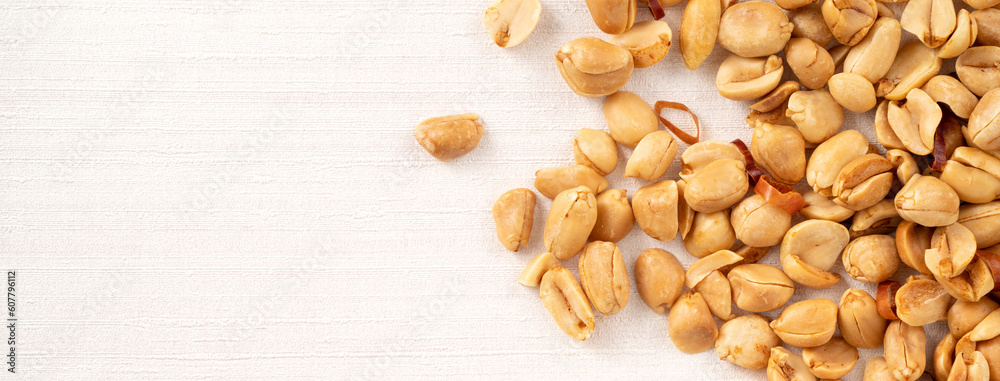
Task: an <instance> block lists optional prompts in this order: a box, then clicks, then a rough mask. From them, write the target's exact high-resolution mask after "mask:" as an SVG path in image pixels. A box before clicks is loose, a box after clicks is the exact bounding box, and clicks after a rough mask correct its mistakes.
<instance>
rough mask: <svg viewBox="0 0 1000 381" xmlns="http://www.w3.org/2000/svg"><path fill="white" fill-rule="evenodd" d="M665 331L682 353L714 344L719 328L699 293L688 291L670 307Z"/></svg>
mask: <svg viewBox="0 0 1000 381" xmlns="http://www.w3.org/2000/svg"><path fill="white" fill-rule="evenodd" d="M667 333H669V334H670V340H671V341H673V342H674V346H676V347H677V349H680V350H681V352H684V353H698V352H702V351H704V350H706V349H709V348H712V347H713V346H714V345H715V339H716V338H717V337H718V336H719V329H718V327H716V325H715V319H713V318H712V313H711V312H710V311H709V309H708V304H706V303H705V298H704V297H702V296H701V294H699V293H697V292H694V291H688V292H687V293H685V294H684V295H681V297H680V298H678V299H677V302H676V303H674V305H673V307H671V308H670V316H669V317H668V318H667Z"/></svg>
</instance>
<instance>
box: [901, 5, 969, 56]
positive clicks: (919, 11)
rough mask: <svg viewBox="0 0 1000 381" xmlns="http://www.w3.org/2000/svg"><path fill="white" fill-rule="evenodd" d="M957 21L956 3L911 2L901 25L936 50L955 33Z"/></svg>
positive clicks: (904, 11)
mask: <svg viewBox="0 0 1000 381" xmlns="http://www.w3.org/2000/svg"><path fill="white" fill-rule="evenodd" d="M956 19H957V17H956V15H955V3H953V2H952V1H951V0H910V1H909V2H908V3H906V9H904V10H903V15H902V16H901V17H900V19H899V24H900V25H901V26H902V27H903V30H905V31H907V32H910V33H913V34H914V35H916V36H917V38H918V39H920V41H921V42H923V43H924V45H927V46H928V47H931V48H936V47H938V46H941V45H942V44H944V42H945V41H947V39H948V36H951V32H954V31H955V22H956Z"/></svg>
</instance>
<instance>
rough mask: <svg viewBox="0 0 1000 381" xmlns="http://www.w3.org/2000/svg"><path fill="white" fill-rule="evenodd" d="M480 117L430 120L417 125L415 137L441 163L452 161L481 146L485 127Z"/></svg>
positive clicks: (471, 115) (468, 116) (460, 116)
mask: <svg viewBox="0 0 1000 381" xmlns="http://www.w3.org/2000/svg"><path fill="white" fill-rule="evenodd" d="M478 121H479V115H476V114H462V115H451V116H442V117H437V118H430V119H427V120H425V121H423V122H420V124H418V125H417V128H416V129H414V131H413V136H414V137H415V138H416V139H417V143H419V144H420V146H421V147H423V148H424V150H425V151H427V153H429V154H431V156H434V158H435V159H438V160H441V161H452V160H454V159H456V158H458V157H460V156H463V155H465V154H467V153H469V152H472V150H474V149H476V146H478V145H479V139H481V138H482V137H483V125H482V124H479V122H478Z"/></svg>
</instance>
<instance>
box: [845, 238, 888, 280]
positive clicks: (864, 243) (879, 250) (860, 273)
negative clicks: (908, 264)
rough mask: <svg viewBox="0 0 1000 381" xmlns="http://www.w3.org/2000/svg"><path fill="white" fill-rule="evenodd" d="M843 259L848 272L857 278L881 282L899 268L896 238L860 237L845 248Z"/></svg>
mask: <svg viewBox="0 0 1000 381" xmlns="http://www.w3.org/2000/svg"><path fill="white" fill-rule="evenodd" d="M841 260H842V261H843V262H844V268H845V269H847V274H848V275H850V276H851V278H854V279H856V280H860V281H862V282H868V283H879V282H881V281H884V280H886V279H889V277H890V276H892V274H895V273H896V270H898V269H899V254H897V253H896V240H895V239H894V238H892V237H891V236H888V235H882V234H872V235H866V236H862V237H858V238H856V239H855V240H853V241H851V243H850V244H848V245H847V247H846V248H844V252H843V255H842V257H841Z"/></svg>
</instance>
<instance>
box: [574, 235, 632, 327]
mask: <svg viewBox="0 0 1000 381" xmlns="http://www.w3.org/2000/svg"><path fill="white" fill-rule="evenodd" d="M578 268H579V270H580V285H581V286H583V291H584V292H585V293H586V294H587V298H589V299H590V303H592V304H593V305H594V309H596V310H598V311H600V312H601V313H602V314H604V316H608V315H614V314H616V313H618V312H619V311H621V310H622V308H625V305H627V304H628V295H629V282H628V272H626V270H625V259H624V258H623V257H622V252H621V251H619V250H618V246H615V244H613V243H611V242H602V241H594V242H591V243H588V244H587V246H585V247H584V248H583V252H582V253H580V264H579V267H578Z"/></svg>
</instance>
